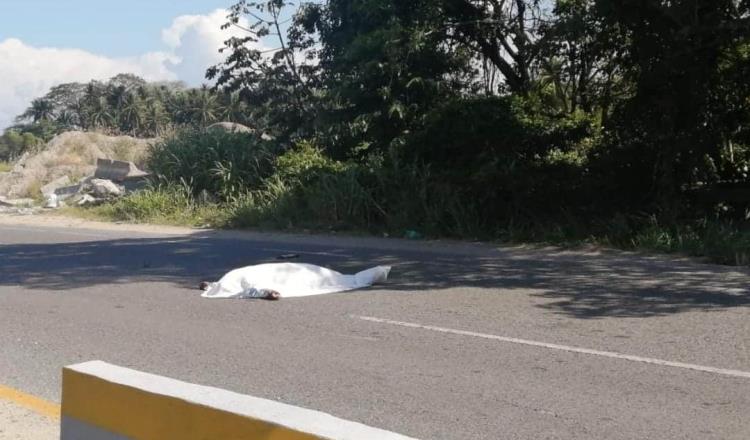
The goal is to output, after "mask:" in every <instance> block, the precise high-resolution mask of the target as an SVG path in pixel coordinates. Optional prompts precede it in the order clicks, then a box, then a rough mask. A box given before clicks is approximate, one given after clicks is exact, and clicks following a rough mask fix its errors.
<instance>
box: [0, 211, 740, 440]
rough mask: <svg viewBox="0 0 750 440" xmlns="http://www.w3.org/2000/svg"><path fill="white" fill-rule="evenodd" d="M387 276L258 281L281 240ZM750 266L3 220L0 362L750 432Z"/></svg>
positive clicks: (556, 423) (578, 426) (266, 392)
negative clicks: (301, 287) (361, 285)
mask: <svg viewBox="0 0 750 440" xmlns="http://www.w3.org/2000/svg"><path fill="white" fill-rule="evenodd" d="M289 253H296V254H299V255H300V258H299V260H297V261H300V262H308V263H313V264H319V265H324V266H329V267H332V268H335V269H337V270H339V271H342V272H354V271H357V270H360V269H363V268H366V267H370V266H374V265H377V264H392V265H393V266H394V269H393V271H392V273H391V280H390V281H389V283H388V284H387V285H384V286H379V287H377V288H373V289H370V290H365V291H359V292H350V293H341V294H333V295H324V296H319V297H307V298H298V299H289V300H282V301H279V302H265V301H258V300H244V301H243V300H206V299H202V298H200V296H199V292H198V291H197V290H195V287H196V285H197V284H198V282H199V281H201V280H204V279H216V278H218V277H219V276H220V275H221V274H223V273H224V272H225V271H227V270H228V269H230V268H234V267H238V266H243V265H249V264H257V263H262V262H270V261H276V260H275V258H276V257H277V256H279V255H281V254H289ZM749 286H750V285H749V284H748V271H747V270H744V269H737V268H728V267H720V266H712V265H704V264H698V263H694V262H690V261H687V260H670V259H666V258H661V257H649V256H642V255H636V254H627V253H620V252H613V251H610V252H595V251H588V252H584V251H560V250H556V249H524V248H496V247H492V246H489V245H472V244H450V243H421V242H403V241H399V240H378V239H365V238H335V237H302V236H283V235H264V234H241V233H231V232H211V231H202V232H192V233H187V232H180V231H175V230H169V231H165V232H144V231H143V230H139V231H135V230H133V229H132V228H129V227H126V226H122V227H113V226H108V227H107V228H103V227H101V228H100V227H98V226H97V227H96V229H91V228H89V229H79V228H73V227H67V226H54V225H53V224H47V225H46V226H38V225H36V226H33V225H29V224H24V223H19V221H17V220H13V221H7V219H6V221H4V222H0V350H1V353H2V355H0V384H3V385H5V386H8V387H13V388H15V389H19V390H23V391H24V392H28V393H31V394H34V395H37V396H40V397H43V398H46V399H50V400H53V401H55V400H57V401H59V396H60V368H61V367H62V366H64V365H67V364H73V363H77V362H81V361H87V360H93V359H101V360H105V361H108V362H111V363H115V364H119V365H123V366H127V367H132V368H136V369H139V370H144V371H148V372H152V373H157V374H162V375H167V376H170V377H174V378H177V379H181V380H187V381H192V382H196V383H200V384H204V385H212V386H217V387H221V388H226V389H230V390H233V391H237V392H242V393H248V394H252V395H255V396H258V397H264V398H269V399H274V400H279V401H282V402H285V403H290V404H294V405H299V406H303V407H307V408H312V409H316V410H320V411H325V412H329V413H332V414H334V415H336V416H339V417H343V418H346V419H351V420H354V421H358V422H363V423H366V424H369V425H372V426H376V427H379V428H385V429H390V430H393V431H397V432H400V433H403V434H407V435H411V436H414V437H418V438H424V439H488V440H489V439H492V440H495V439H499V438H502V439H597V440H600V439H660V440H661V439H717V440H718V439H721V440H727V439H737V440H746V439H748V438H750V418H749V417H748V414H750V293H748V287H749Z"/></svg>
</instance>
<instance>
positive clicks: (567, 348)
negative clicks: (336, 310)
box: [352, 315, 750, 379]
mask: <svg viewBox="0 0 750 440" xmlns="http://www.w3.org/2000/svg"><path fill="white" fill-rule="evenodd" d="M352 317H353V318H358V319H361V320H363V321H369V322H376V323H379V324H389V325H395V326H399V327H406V328H414V329H420V330H429V331H433V332H438V333H447V334H452V335H460V336H471V337H474V338H482V339H490V340H493V341H500V342H508V343H511V344H520V345H528V346H532V347H541V348H547V349H550V350H559V351H568V352H571V353H581V354H588V355H593V356H601V357H608V358H612V359H621V360H626V361H631V362H641V363H645V364H653V365H661V366H664V367H672V368H682V369H685V370H694V371H701V372H704V373H712V374H720V375H723V376H732V377H741V378H744V379H750V371H740V370H727V369H724V368H716V367H708V366H705V365H695V364H687V363H683V362H673V361H665V360H662V359H655V358H647V357H641V356H633V355H629V354H622V353H615V352H613V351H601V350H592V349H589V348H580V347H571V346H568V345H559V344H550V343H547V342H539V341H530V340H527V339H518V338H509V337H506V336H497V335H491V334H487V333H477V332H472V331H466V330H456V329H451V328H445V327H436V326H433V325H422V324H416V323H413V322H401V321H393V320H391V319H383V318H373V317H371V316H356V315H355V316H352Z"/></svg>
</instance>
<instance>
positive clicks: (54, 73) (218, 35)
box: [0, 9, 247, 130]
mask: <svg viewBox="0 0 750 440" xmlns="http://www.w3.org/2000/svg"><path fill="white" fill-rule="evenodd" d="M226 15H227V11H225V10H223V9H218V10H216V11H214V12H212V13H210V14H207V15H183V16H180V17H177V18H176V19H175V20H174V21H173V22H172V24H171V25H170V26H169V27H168V28H166V29H164V30H163V31H162V40H163V41H162V42H163V44H164V45H165V46H166V47H165V48H164V50H163V51H159V52H150V53H146V54H143V55H141V56H137V57H131V58H110V57H106V56H100V55H95V54H92V53H90V52H86V51H84V50H80V49H63V48H52V47H34V46H30V45H27V44H25V43H24V42H22V41H20V40H18V39H15V38H9V39H6V40H3V41H0V60H2V63H0V130H2V129H3V128H4V127H7V126H9V125H11V124H12V122H13V118H14V117H15V116H16V115H18V114H20V113H22V112H23V110H24V109H25V108H26V107H27V106H28V105H29V103H30V102H31V100H32V99H34V98H37V97H39V96H42V95H44V94H45V93H46V92H47V91H48V90H49V89H50V88H51V87H53V86H55V85H57V84H61V83H66V82H88V81H90V80H92V79H96V80H105V79H108V78H111V77H113V76H115V75H117V74H118V73H133V74H136V75H138V76H141V77H143V78H144V79H146V80H150V81H159V80H177V79H179V80H182V81H185V82H186V83H188V84H190V85H193V86H197V85H200V84H201V83H203V82H206V81H205V79H204V75H205V71H206V69H207V68H208V67H209V66H211V65H214V64H216V63H218V62H220V61H221V60H222V59H223V57H224V55H222V54H220V53H219V52H218V51H219V49H220V48H221V47H223V46H224V41H225V40H227V39H228V38H229V37H230V36H233V35H241V34H242V33H243V32H244V31H242V30H240V29H237V28H230V29H227V30H222V29H221V25H222V24H223V23H225V22H226ZM240 24H241V25H245V26H246V25H247V22H241V23H240Z"/></svg>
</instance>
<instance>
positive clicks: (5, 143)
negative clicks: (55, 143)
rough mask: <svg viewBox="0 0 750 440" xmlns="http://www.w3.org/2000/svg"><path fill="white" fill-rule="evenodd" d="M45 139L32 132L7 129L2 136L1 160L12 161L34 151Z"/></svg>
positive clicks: (0, 137)
mask: <svg viewBox="0 0 750 440" xmlns="http://www.w3.org/2000/svg"><path fill="white" fill-rule="evenodd" d="M42 142H43V140H42V139H41V138H39V137H37V136H35V135H34V134H33V133H32V132H21V131H19V130H6V131H5V133H3V135H2V136H0V161H12V160H15V159H17V158H18V157H20V156H21V155H22V154H23V153H25V152H27V151H33V150H34V149H35V148H37V147H39V146H40V145H41V144H42Z"/></svg>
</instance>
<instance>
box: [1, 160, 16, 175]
mask: <svg viewBox="0 0 750 440" xmlns="http://www.w3.org/2000/svg"><path fill="white" fill-rule="evenodd" d="M12 169H13V166H12V165H11V164H9V163H8V162H0V173H7V172H8V171H10V170H12Z"/></svg>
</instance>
